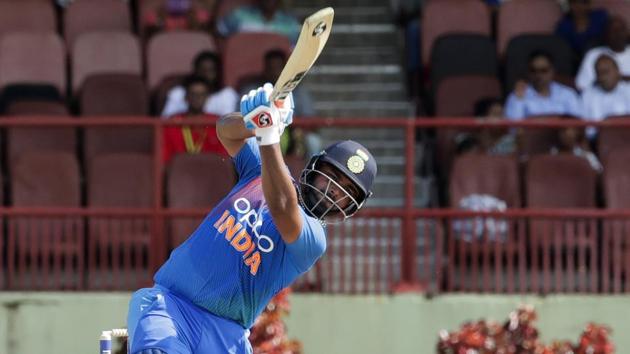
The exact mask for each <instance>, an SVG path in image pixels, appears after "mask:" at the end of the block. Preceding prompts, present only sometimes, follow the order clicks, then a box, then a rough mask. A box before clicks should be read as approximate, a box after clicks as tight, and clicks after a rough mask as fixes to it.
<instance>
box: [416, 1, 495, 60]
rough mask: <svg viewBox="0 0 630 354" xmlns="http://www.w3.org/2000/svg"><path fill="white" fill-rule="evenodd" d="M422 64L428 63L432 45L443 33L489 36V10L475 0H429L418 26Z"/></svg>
mask: <svg viewBox="0 0 630 354" xmlns="http://www.w3.org/2000/svg"><path fill="white" fill-rule="evenodd" d="M421 26H422V27H421V35H422V38H421V45H422V50H421V51H422V63H423V64H424V65H428V64H429V60H430V59H431V51H432V49H433V43H434V42H435V41H436V40H437V39H438V38H439V37H440V36H443V35H446V34H455V33H457V34H464V33H465V34H482V35H486V36H490V11H489V9H488V6H487V5H486V4H484V3H483V2H481V1H477V0H433V1H428V2H427V3H426V5H425V6H424V10H423V16H422V25H421Z"/></svg>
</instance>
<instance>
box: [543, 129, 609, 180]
mask: <svg viewBox="0 0 630 354" xmlns="http://www.w3.org/2000/svg"><path fill="white" fill-rule="evenodd" d="M558 134H559V136H558V137H559V139H558V141H559V142H560V144H559V146H555V147H553V148H552V149H551V151H550V152H551V154H554V155H555V154H558V153H571V154H573V155H575V156H577V157H581V158H584V159H586V161H588V163H589V165H591V167H592V168H593V170H595V171H597V172H599V173H601V172H602V171H603V170H604V168H603V167H602V164H601V163H600V162H599V159H598V158H597V156H595V154H594V153H593V152H592V151H591V149H590V147H589V143H588V140H587V139H586V136H585V134H584V129H583V128H577V127H568V128H564V129H561V130H560V131H559V133H558Z"/></svg>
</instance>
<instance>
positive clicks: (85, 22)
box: [63, 0, 131, 49]
mask: <svg viewBox="0 0 630 354" xmlns="http://www.w3.org/2000/svg"><path fill="white" fill-rule="evenodd" d="M63 23H64V37H65V39H66V45H67V46H68V48H69V49H72V47H73V46H74V43H75V41H76V40H77V38H79V36H80V35H81V34H84V33H89V32H93V31H98V32H103V31H120V32H131V15H130V12H129V6H128V4H127V3H126V2H125V1H120V0H80V1H73V2H72V3H70V5H69V6H68V7H67V8H66V10H65V12H64V19H63Z"/></svg>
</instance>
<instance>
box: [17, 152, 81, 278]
mask: <svg viewBox="0 0 630 354" xmlns="http://www.w3.org/2000/svg"><path fill="white" fill-rule="evenodd" d="M10 170H11V183H10V186H11V188H10V192H11V200H12V203H11V204H12V205H13V206H16V207H79V206H80V203H81V182H80V177H79V164H78V162H77V159H76V157H75V156H74V154H71V153H66V152H47V151H39V152H37V153H31V154H23V155H21V156H20V157H19V159H16V160H15V161H14V163H12V164H11V166H10ZM8 224H9V227H8V230H9V235H8V244H7V253H8V271H9V288H11V289H28V290H36V289H40V290H52V289H82V288H83V263H84V255H83V244H84V234H83V232H84V230H83V220H82V219H81V218H78V217H72V216H71V217H67V216H59V217H56V216H55V217H53V216H51V217H13V218H11V219H10V220H9V221H8Z"/></svg>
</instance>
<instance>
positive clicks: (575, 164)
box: [526, 154, 597, 208]
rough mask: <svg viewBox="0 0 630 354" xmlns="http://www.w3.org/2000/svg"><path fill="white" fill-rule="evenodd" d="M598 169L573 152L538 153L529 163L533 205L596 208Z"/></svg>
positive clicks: (530, 203)
mask: <svg viewBox="0 0 630 354" xmlns="http://www.w3.org/2000/svg"><path fill="white" fill-rule="evenodd" d="M596 181H597V173H596V172H595V170H593V168H591V166H590V165H589V163H588V162H587V161H586V159H584V158H581V157H577V156H574V155H572V154H558V155H537V156H533V157H532V158H531V159H530V160H529V161H528V163H527V172H526V190H527V192H526V193H527V197H526V205H527V206H528V207H530V208H532V207H533V208H594V207H595V206H596V203H595V186H596Z"/></svg>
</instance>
